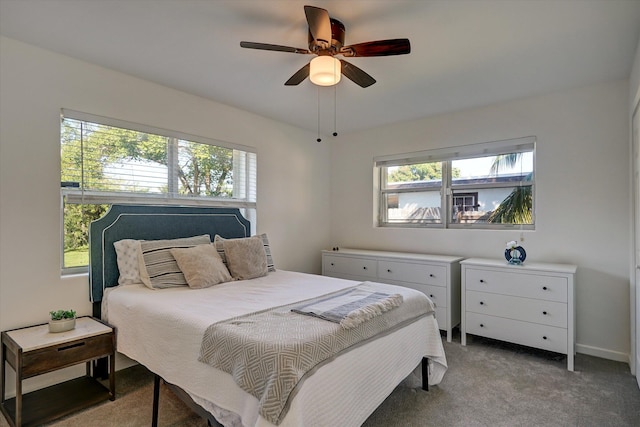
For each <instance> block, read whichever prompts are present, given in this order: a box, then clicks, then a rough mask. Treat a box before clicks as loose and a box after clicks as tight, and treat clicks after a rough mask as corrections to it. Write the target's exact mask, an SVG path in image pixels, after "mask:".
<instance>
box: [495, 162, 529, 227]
mask: <svg viewBox="0 0 640 427" xmlns="http://www.w3.org/2000/svg"><path fill="white" fill-rule="evenodd" d="M521 158H522V153H510V154H503V155H499V156H496V158H495V160H494V162H493V164H492V165H491V174H492V175H497V174H498V172H499V171H500V170H502V169H507V168H513V167H514V166H515V165H516V164H517V163H518V161H519V160H521ZM532 177H533V172H531V173H529V174H527V176H526V177H525V181H531V178H532ZM531 189H532V186H531V185H527V186H518V187H516V188H514V189H513V191H511V193H510V194H509V195H508V196H507V197H506V198H505V199H504V200H503V201H502V203H500V205H499V206H498V207H497V208H496V209H495V210H494V211H493V212H492V213H491V215H489V218H487V221H488V222H492V223H502V224H505V223H506V224H531V222H532V217H531V212H532V211H533V197H532V191H531Z"/></svg>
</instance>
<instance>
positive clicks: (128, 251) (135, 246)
mask: <svg viewBox="0 0 640 427" xmlns="http://www.w3.org/2000/svg"><path fill="white" fill-rule="evenodd" d="M113 247H114V248H115V249H116V261H117V262H118V271H119V272H120V276H119V277H118V284H119V285H133V284H136V283H142V281H141V280H140V267H139V266H138V252H139V251H140V244H139V242H138V241H137V240H133V239H123V240H118V241H117V242H113Z"/></svg>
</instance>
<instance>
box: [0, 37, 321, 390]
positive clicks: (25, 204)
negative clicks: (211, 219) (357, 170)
mask: <svg viewBox="0 0 640 427" xmlns="http://www.w3.org/2000/svg"><path fill="white" fill-rule="evenodd" d="M212 84H214V82H213V81H212ZM0 93H1V96H0V330H6V329H10V328H14V327H22V326H27V325H31V324H36V323H44V322H46V321H47V318H48V313H49V311H50V310H53V309H58V308H74V309H76V310H77V311H78V312H79V315H88V314H91V305H90V303H89V292H88V289H89V287H88V279H87V276H86V275H81V276H76V277H72V278H64V279H63V278H61V277H60V247H61V239H60V197H59V194H60V188H59V185H60V184H59V181H60V161H59V158H60V154H59V153H60V151H59V150H60V136H59V135H60V109H61V108H63V107H64V108H69V109H72V110H77V111H83V112H87V113H92V114H97V115H102V116H107V117H113V118H117V119H123V120H127V121H131V122H136V123H142V124H146V125H151V126H157V127H161V128H166V129H172V130H176V131H180V132H185V133H188V134H192V135H199V136H204V137H207V138H213V139H219V140H224V141H230V142H235V143H239V144H244V145H249V146H253V147H257V152H258V221H257V223H258V229H257V231H258V232H259V233H262V232H266V233H268V235H269V238H270V243H271V245H272V248H273V256H274V261H275V263H276V267H278V268H283V269H289V270H298V271H303V272H312V273H319V272H320V255H319V254H320V250H321V249H323V248H326V247H328V246H329V239H328V236H329V206H328V204H327V200H328V199H329V182H328V180H325V179H318V177H324V176H326V173H325V172H326V170H327V169H328V168H329V150H330V147H329V146H328V145H326V144H318V143H317V142H316V141H315V138H316V137H315V135H314V134H313V133H310V132H306V131H302V130H300V129H297V128H294V127H291V126H287V125H283V124H280V123H277V122H274V121H272V120H268V119H265V118H263V117H259V116H256V115H253V114H249V113H246V112H243V111H240V110H237V109H234V108H231V107H228V106H225V105H221V104H218V103H215V102H211V101H209V100H205V99H203V98H199V97H196V96H193V95H189V94H186V93H182V92H179V91H176V90H172V89H168V88H166V87H163V86H160V85H157V84H153V83H150V82H147V81H143V80H140V79H137V78H133V77H131V76H128V75H125V74H122V73H117V72H114V71H111V70H108V69H105V68H101V67H97V66H94V65H90V64H88V63H85V62H81V61H77V60H74V59H71V58H69V57H65V56H61V55H58V54H55V53H52V52H49V51H45V50H42V49H39V48H36V47H33V46H30V45H27V44H23V43H20V42H17V41H14V40H11V39H7V38H4V37H3V38H0ZM60 375H63V374H60ZM43 381H46V380H43ZM11 385H12V380H10V382H9V388H12V387H11Z"/></svg>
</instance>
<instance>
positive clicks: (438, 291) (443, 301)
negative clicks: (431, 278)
mask: <svg viewBox="0 0 640 427" xmlns="http://www.w3.org/2000/svg"><path fill="white" fill-rule="evenodd" d="M388 283H389V284H390V285H398V286H404V287H405V288H411V289H415V290H416V291H420V292H422V293H423V294H425V295H426V296H428V297H429V299H431V301H433V302H434V303H435V304H436V307H442V308H444V307H446V306H447V288H443V287H441V286H430V285H421V284H419V283H406V282H396V281H389V282H388Z"/></svg>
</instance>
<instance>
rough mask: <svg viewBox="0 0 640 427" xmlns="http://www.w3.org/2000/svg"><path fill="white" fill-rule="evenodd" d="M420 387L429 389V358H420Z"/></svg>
mask: <svg viewBox="0 0 640 427" xmlns="http://www.w3.org/2000/svg"><path fill="white" fill-rule="evenodd" d="M422 389H423V390H424V391H429V359H428V358H426V357H423V358H422Z"/></svg>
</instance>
